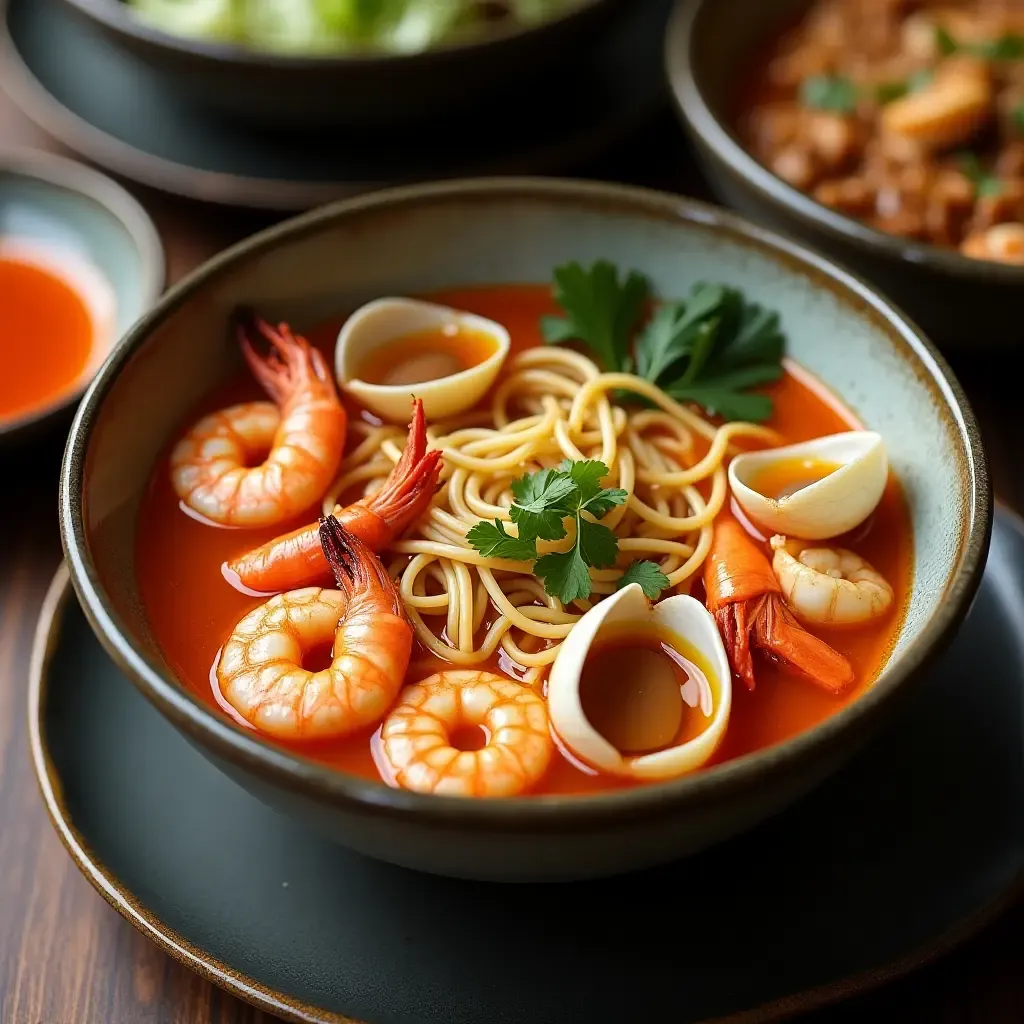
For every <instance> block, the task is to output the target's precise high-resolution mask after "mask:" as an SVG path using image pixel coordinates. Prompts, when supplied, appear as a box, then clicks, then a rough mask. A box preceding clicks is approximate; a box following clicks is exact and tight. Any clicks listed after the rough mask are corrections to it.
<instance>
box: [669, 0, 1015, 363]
mask: <svg viewBox="0 0 1024 1024" xmlns="http://www.w3.org/2000/svg"><path fill="white" fill-rule="evenodd" d="M810 2H811V0H759V2H758V3H749V2H748V0H679V2H678V3H677V5H676V8H675V11H674V14H673V16H672V19H671V21H670V24H669V29H668V33H667V36H666V49H665V54H666V62H667V67H668V74H669V80H670V84H671V88H672V93H673V96H674V98H675V103H676V107H677V109H678V111H679V114H680V116H681V118H682V122H683V125H684V127H685V128H686V130H687V132H688V134H689V136H690V138H691V140H692V142H693V143H694V146H695V148H696V150H697V153H698V154H699V156H700V159H701V161H702V163H703V167H704V170H705V172H706V176H707V177H708V179H709V181H710V184H711V187H712V190H713V191H714V193H715V195H716V196H717V198H719V199H721V200H722V201H723V202H725V203H727V204H728V205H730V206H732V207H734V208H736V209H737V210H739V211H740V212H742V213H744V214H746V215H747V216H749V217H752V218H754V219H755V220H757V221H758V222H759V223H763V224H766V225H768V226H769V227H772V228H775V229H776V230H780V231H784V232H786V233H788V234H792V235H795V236H797V237H798V238H801V239H803V240H806V241H807V242H809V243H811V244H813V245H815V246H816V247H818V248H820V249H821V250H822V251H824V252H826V253H827V254H828V255H830V256H832V257H834V258H835V259H837V260H840V261H841V262H843V263H845V264H846V265H847V266H850V267H852V268H853V269H855V270H856V271H858V272H859V273H861V274H863V275H864V276H865V277H867V278H868V279H869V280H870V281H871V282H872V283H874V284H877V285H878V286H879V287H880V288H883V289H884V290H885V292H886V293H887V294H888V295H889V296H891V297H892V298H893V299H894V300H895V301H896V302H897V303H898V304H899V305H900V306H901V307H903V308H904V309H905V310H906V311H907V312H908V313H909V314H910V315H911V316H912V317H913V318H914V319H915V320H916V321H917V322H918V323H919V324H921V326H922V327H923V328H924V329H925V330H926V331H927V332H928V333H929V334H930V335H931V336H932V337H933V338H934V339H935V341H936V342H938V344H939V345H940V346H941V347H942V348H943V349H946V350H948V351H950V352H954V351H957V350H960V351H963V352H965V353H966V352H968V351H970V352H973V353H977V351H978V350H979V349H983V348H995V347H1006V346H1009V345H1016V344H1017V343H1018V340H1019V333H1020V324H1021V322H1022V319H1024V267H1014V266H1010V265H1007V264H1001V263H993V262H989V261H985V260H974V259H969V258H968V257H966V256H961V255H960V254H959V253H958V252H955V251H951V250H947V249H941V248H939V247H938V246H934V245H927V244H924V243H921V242H912V241H907V240H905V239H901V238H897V237H896V236H895V235H889V234H886V233H885V232H882V231H877V230H875V229H874V228H871V227H868V226H867V225H865V224H862V223H861V222H860V221H858V220H854V219H853V218H852V217H846V216H844V215H843V214H840V213H838V212H836V211H835V210H832V209H830V208H829V207H827V206H823V205H822V204H821V203H818V202H816V201H815V200H814V199H812V198H811V197H810V196H809V195H807V194H805V193H803V192H801V191H800V190H799V189H796V188H794V187H793V186H791V185H789V184H787V183H786V182H785V181H783V180H782V179H781V178H778V177H776V176H775V175H774V174H772V172H771V171H769V170H768V169H767V168H766V167H764V166H763V165H762V164H760V163H758V161H757V160H756V159H755V158H754V157H753V156H752V155H751V154H749V153H748V152H747V151H746V150H745V149H744V148H743V145H742V143H741V142H740V141H739V139H738V138H737V136H736V133H735V132H734V130H733V125H732V120H731V118H732V116H733V113H734V109H735V108H734V105H735V102H736V89H737V85H738V83H742V81H743V80H744V77H745V76H747V75H749V66H750V62H751V60H755V59H759V54H760V53H762V52H763V47H764V45H765V42H766V40H768V39H771V38H772V37H773V35H774V34H775V33H776V32H778V31H780V30H781V29H782V28H783V27H785V26H786V25H787V24H791V23H792V21H793V19H794V18H795V17H796V16H797V14H798V13H799V12H800V11H801V10H803V9H805V8H806V7H807V6H808V5H809V3H810Z"/></svg>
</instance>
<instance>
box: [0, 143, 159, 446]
mask: <svg viewBox="0 0 1024 1024" xmlns="http://www.w3.org/2000/svg"><path fill="white" fill-rule="evenodd" d="M4 175H12V176H14V177H18V178H24V179H26V180H30V181H37V182H42V183H43V184H44V185H48V186H50V187H52V188H54V189H61V190H63V191H65V192H70V193H73V194H75V195H77V196H79V197H83V198H85V199H87V200H90V201H91V202H93V203H96V204H97V205H98V206H101V207H102V208H103V209H104V210H106V212H107V213H108V214H110V216H111V217H113V218H114V219H115V220H116V221H118V222H119V223H120V224H121V226H122V227H123V228H124V229H125V230H126V231H127V232H128V235H129V237H130V238H131V241H132V245H133V246H134V248H135V250H136V252H137V253H138V255H139V260H140V263H141V271H140V277H141V281H140V287H139V305H140V308H141V310H142V311H143V313H145V312H147V311H148V310H149V309H150V308H151V307H152V306H153V303H155V302H156V300H157V299H158V298H159V297H160V294H161V292H162V291H163V290H164V285H165V284H166V281H167V260H166V257H165V254H164V247H163V243H162V241H161V240H160V234H159V232H158V231H157V229H156V225H155V224H154V223H153V221H152V220H151V219H150V216H149V214H148V213H146V211H145V209H144V208H143V207H142V204H141V203H139V201H138V200H137V199H136V198H135V197H134V196H132V195H131V194H130V193H129V192H128V191H127V190H125V189H124V188H122V187H121V186H120V185H118V184H117V182H115V181H114V180H113V179H111V178H108V177H107V176H106V175H105V174H102V173H101V172H100V171H97V170H94V169H93V168H91V167H87V166H86V165H85V164H81V163H79V162H78V161H76V160H72V159H70V158H68V157H64V156H57V155H56V154H54V153H50V152H47V151H45V150H39V149H27V148H25V147H0V177H2V176H4ZM104 276H105V275H104ZM110 287H111V289H112V290H113V291H114V292H115V293H116V289H115V288H114V284H113V282H110ZM120 298H121V297H120V295H118V299H119V300H120ZM118 343H119V338H118V337H114V338H112V339H111V343H110V349H109V351H108V352H107V356H105V357H104V359H106V358H107V357H108V356H109V355H110V354H111V353H112V352H113V351H114V350H115V349H116V348H117V346H118ZM98 372H99V370H98V369H96V370H94V371H93V372H92V374H87V375H85V376H84V377H83V378H82V379H81V380H80V381H78V383H77V384H75V386H74V387H73V388H71V390H69V391H67V392H65V393H64V394H62V395H59V396H58V397H57V398H55V399H53V400H51V401H49V402H47V403H46V404H44V405H41V406H37V407H36V408H34V409H30V410H28V411H27V412H25V413H23V414H22V415H20V416H16V417H14V418H12V419H7V420H5V419H2V418H0V439H2V438H4V437H5V436H7V435H10V434H14V433H16V432H18V431H20V430H23V429H25V428H26V427H31V426H32V425H34V424H37V423H40V422H41V421H43V420H45V419H48V418H49V417H51V416H55V415H57V414H58V413H60V412H62V411H63V410H65V409H67V408H69V407H70V406H72V405H74V404H75V403H76V402H78V401H79V399H80V398H81V397H82V395H83V394H84V393H85V391H86V389H87V388H88V387H89V385H90V383H91V381H92V380H93V378H94V377H95V375H96V373H98Z"/></svg>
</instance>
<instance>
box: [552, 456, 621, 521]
mask: <svg viewBox="0 0 1024 1024" xmlns="http://www.w3.org/2000/svg"><path fill="white" fill-rule="evenodd" d="M559 469H561V470H562V471H563V472H566V473H568V474H569V476H570V478H571V479H572V482H573V484H574V485H575V487H576V491H577V493H576V496H575V498H576V500H575V504H574V505H572V506H571V508H570V512H572V513H575V512H576V511H577V510H578V509H579V507H580V506H581V505H583V504H585V503H586V502H588V501H590V499H591V498H592V497H594V495H595V494H597V492H598V491H599V490H601V481H602V480H603V479H604V478H605V477H606V476H607V475H608V473H609V469H608V467H607V466H606V465H605V464H604V463H603V462H599V461H598V460H597V459H585V460H584V461H582V462H573V461H571V460H569V459H566V460H565V462H563V463H562V464H561V466H560V467H559Z"/></svg>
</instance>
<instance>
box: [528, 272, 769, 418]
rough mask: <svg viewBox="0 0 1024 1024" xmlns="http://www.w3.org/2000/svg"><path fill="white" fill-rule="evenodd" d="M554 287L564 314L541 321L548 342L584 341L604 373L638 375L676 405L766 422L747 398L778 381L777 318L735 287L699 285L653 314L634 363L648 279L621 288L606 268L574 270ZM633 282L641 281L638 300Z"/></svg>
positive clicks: (762, 405) (761, 402)
mask: <svg viewBox="0 0 1024 1024" xmlns="http://www.w3.org/2000/svg"><path fill="white" fill-rule="evenodd" d="M555 282H556V287H555V297H556V299H557V300H558V302H559V304H560V305H561V306H562V308H563V309H564V310H565V314H566V315H565V317H564V318H560V317H545V318H544V320H543V321H542V324H541V327H542V330H543V333H544V336H545V338H546V339H547V340H548V342H549V343H553V344H557V343H561V342H564V341H570V340H578V341H582V342H584V343H586V344H587V346H588V347H589V348H590V349H591V350H592V351H593V353H594V355H595V356H597V358H598V359H599V361H600V362H601V364H602V366H603V368H604V369H605V370H606V371H608V372H611V373H614V372H623V373H629V372H635V373H636V375H637V376H638V377H642V378H643V379H644V380H646V381H650V382H651V383H652V384H655V385H657V386H658V387H659V388H661V389H662V390H663V391H665V392H666V394H668V395H670V396H671V397H672V398H674V399H676V400H677V401H680V402H695V403H696V404H697V405H700V406H702V407H703V408H704V409H706V410H707V411H708V412H710V413H712V414H714V415H718V416H721V417H723V418H724V419H727V420H735V419H742V420H753V421H756V422H760V421H763V420H766V419H767V418H768V417H769V416H770V415H771V411H772V402H771V399H770V398H769V397H768V396H766V395H757V394H749V393H747V392H748V389H750V388H753V387H757V386H758V385H760V384H767V383H768V382H770V381H773V380H777V379H778V378H779V377H780V376H781V375H782V365H781V361H782V354H783V350H784V348H785V339H784V338H783V335H782V332H781V330H780V327H779V317H778V314H777V313H773V312H771V311H769V310H765V309H763V308H762V307H761V306H759V305H757V304H756V303H752V302H748V301H747V300H746V299H745V298H744V297H743V294H742V293H741V292H740V291H738V290H737V289H735V288H730V287H727V286H725V285H716V284H698V285H695V286H694V287H693V289H692V290H691V292H690V295H689V297H688V298H687V299H686V300H685V301H678V302H667V303H665V304H664V305H662V306H660V307H658V308H657V309H656V310H655V312H654V315H653V316H652V317H651V318H650V320H649V321H648V322H647V324H646V325H645V326H644V327H643V329H642V330H641V332H640V334H639V337H638V338H637V340H636V345H635V358H634V356H633V355H632V354H631V353H630V341H631V334H630V328H631V327H633V326H634V325H635V323H636V320H637V315H638V312H639V310H640V309H641V307H642V305H643V304H644V302H645V300H646V298H647V296H648V287H647V284H646V278H644V277H643V276H642V275H640V274H638V273H636V272H635V271H634V272H631V273H629V274H627V275H626V278H625V284H620V282H619V273H618V271H617V270H616V268H615V267H614V266H613V265H612V264H610V263H603V262H602V263H597V264H595V265H594V266H593V267H592V268H591V269H590V270H585V269H583V268H582V267H580V266H579V264H575V263H573V264H569V265H568V266H567V267H560V268H558V270H556V271H555ZM567 282H569V283H570V286H569V287H567V286H566V283H567ZM630 282H634V283H633V284H632V285H631V284H630ZM636 282H643V292H642V297H640V296H641V287H640V285H639V284H637V283H636Z"/></svg>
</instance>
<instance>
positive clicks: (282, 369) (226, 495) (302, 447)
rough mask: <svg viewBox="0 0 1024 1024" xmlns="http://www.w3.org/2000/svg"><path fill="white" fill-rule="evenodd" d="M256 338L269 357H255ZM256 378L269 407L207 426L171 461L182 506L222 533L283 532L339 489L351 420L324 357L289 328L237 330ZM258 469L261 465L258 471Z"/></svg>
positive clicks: (213, 419) (209, 419) (238, 408)
mask: <svg viewBox="0 0 1024 1024" xmlns="http://www.w3.org/2000/svg"><path fill="white" fill-rule="evenodd" d="M253 330H255V331H258V332H259V333H260V334H261V335H262V337H263V339H264V340H265V341H266V343H267V344H268V345H269V351H268V352H267V354H266V355H261V354H260V353H258V352H257V351H256V349H255V347H254V345H253V342H252V340H251V338H250V333H251V332H252V331H253ZM237 331H238V340H239V343H240V344H241V346H242V352H243V354H244V355H245V359H246V362H247V363H248V364H249V368H250V369H251V370H252V372H253V375H254V376H255V377H256V379H257V380H258V381H259V382H260V384H261V385H262V386H263V388H264V390H265V391H266V392H267V393H268V394H269V395H270V397H271V398H273V400H274V401H273V402H243V403H242V404H240V405H233V406H231V407H230V408H227V409H223V410H221V411H220V412H215V413H212V414H211V415H209V416H204V417H203V418H202V419H201V420H200V421H199V422H198V423H196V424H195V425H194V426H193V427H192V428H191V429H190V430H189V431H188V433H187V434H185V436H184V437H183V438H182V439H181V440H180V441H179V442H178V443H177V445H175V447H174V450H173V451H172V452H171V482H172V483H173V484H174V489H175V491H176V492H177V494H178V497H179V498H181V500H182V501H183V502H185V504H186V505H188V506H189V507H190V508H192V509H194V510H195V511H196V512H198V513H199V514H200V515H202V516H204V517H205V518H206V519H209V520H211V521H212V522H214V523H219V524H220V525H222V526H244V527H261V526H273V525H275V524H276V523H281V522H285V521H287V520H288V519H291V518H292V517H293V516H295V515H298V513H300V512H302V511H303V510H304V509H307V508H309V507H310V506H311V505H312V504H313V503H314V502H316V501H317V500H318V499H319V498H321V497H322V496H323V494H324V492H325V491H326V490H327V488H328V487H329V486H330V485H331V481H332V480H333V479H334V474H335V472H336V471H337V469H338V465H339V463H340V462H341V453H342V450H343V448H344V445H345V428H346V426H347V422H348V418H347V416H346V413H345V409H344V407H343V406H342V404H341V400H340V399H339V398H338V392H337V390H336V389H335V386H334V380H333V378H332V377H331V374H330V371H329V370H328V368H327V363H326V361H325V360H324V357H323V356H322V355H321V354H320V353H319V352H318V351H317V350H316V349H314V348H313V347H312V346H310V344H309V342H307V341H306V340H305V338H302V337H299V336H298V335H295V334H292V332H291V330H290V329H289V327H288V325H287V324H280V325H279V326H278V327H277V328H276V329H275V328H273V327H271V326H270V325H269V324H267V323H264V322H263V321H262V320H258V319H257V320H254V321H252V324H251V325H247V324H245V323H244V322H243V321H241V320H240V321H239V322H238V327H237ZM254 463H255V464H254Z"/></svg>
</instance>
